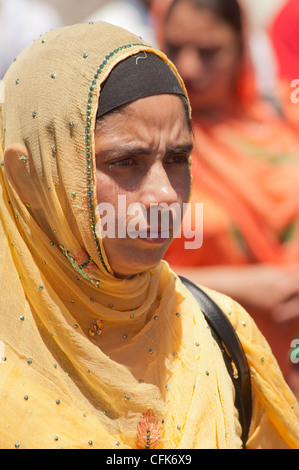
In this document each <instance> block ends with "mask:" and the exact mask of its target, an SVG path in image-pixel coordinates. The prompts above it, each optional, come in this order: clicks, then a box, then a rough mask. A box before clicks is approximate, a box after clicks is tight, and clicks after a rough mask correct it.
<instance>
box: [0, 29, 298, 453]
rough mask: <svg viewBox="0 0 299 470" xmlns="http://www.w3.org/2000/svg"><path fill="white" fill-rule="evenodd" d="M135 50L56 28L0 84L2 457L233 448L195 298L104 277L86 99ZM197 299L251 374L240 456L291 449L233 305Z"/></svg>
mask: <svg viewBox="0 0 299 470" xmlns="http://www.w3.org/2000/svg"><path fill="white" fill-rule="evenodd" d="M140 50H152V49H151V48H150V47H149V46H148V45H147V44H144V43H143V41H142V40H141V39H140V38H137V37H135V36H134V35H132V34H130V33H128V32H126V31H124V30H122V29H119V28H116V27H114V26H111V25H107V24H103V23H94V24H81V25H76V26H71V27H64V28H61V29H58V30H54V31H52V32H50V33H48V34H46V35H44V36H42V37H40V38H38V39H37V40H36V41H35V42H34V43H33V45H32V46H30V48H28V49H27V50H25V51H24V52H23V53H22V54H21V55H20V56H19V57H18V58H17V60H16V61H15V62H14V63H13V64H12V66H11V67H10V69H9V71H8V73H7V74H6V76H5V79H4V87H5V101H4V103H3V105H2V109H1V121H2V122H1V126H0V128H1V147H0V152H1V156H0V159H1V173H0V178H1V189H0V198H1V200H0V222H1V224H0V239H1V246H0V281H1V296H0V340H1V342H0V347H1V358H0V359H1V361H0V400H1V402H0V403H1V413H0V428H1V432H0V447H1V448H14V447H20V448H53V449H54V448H65V449H66V448H88V447H94V448H105V449H121V448H217V447H219V448H239V447H240V446H241V439H240V424H239V421H238V417H237V412H236V410H235V408H234V406H233V395H234V388H233V385H232V382H231V379H230V377H229V376H228V373H227V371H226V369H225V366H224V363H223V361H222V356H221V353H220V351H219V349H218V348H217V346H216V345H215V344H214V340H213V338H212V336H211V332H210V329H209V328H208V327H207V324H206V322H205V319H204V317H203V315H202V313H201V311H200V310H199V308H198V305H197V303H196V300H195V299H193V298H192V296H191V295H190V294H189V292H188V291H186V289H185V288H184V286H182V284H181V283H180V281H179V279H177V278H176V276H175V274H174V273H173V271H172V270H171V269H170V268H169V266H168V264H167V263H166V262H161V263H160V264H159V265H158V266H157V267H156V268H155V269H153V270H151V271H148V272H144V273H142V274H140V275H137V276H135V277H134V278H133V279H130V280H121V279H117V278H115V277H114V276H113V273H112V272H111V269H110V267H109V260H107V258H106V255H105V251H104V249H103V244H102V240H101V234H100V232H99V231H98V226H97V221H98V215H97V209H96V197H95V178H94V172H95V163H94V138H93V129H94V125H95V115H96V110H97V103H98V97H99V93H100V86H101V83H102V82H103V80H104V79H105V78H106V77H107V76H108V74H109V72H110V71H111V69H112V68H113V67H114V66H115V64H116V63H118V62H119V61H120V60H123V59H124V58H125V57H127V56H129V55H131V54H135V53H136V52H138V51H140ZM154 52H155V53H157V54H159V55H160V56H161V57H163V58H164V60H165V61H166V62H168V61H167V59H166V57H165V56H164V55H163V54H161V53H159V52H157V51H154ZM169 65H170V66H171V67H173V66H172V65H171V64H170V63H169ZM211 295H212V296H213V297H214V298H215V299H216V300H217V301H218V302H219V303H220V304H221V306H222V308H223V309H224V310H225V312H226V313H227V314H228V315H229V317H230V319H231V321H232V322H233V324H234V326H235V327H236V329H237V330H238V331H239V334H240V338H241V340H242V342H243V345H244V348H245V351H246V353H247V357H248V361H249V364H250V366H251V371H252V374H253V395H254V410H253V421H252V429H251V437H250V439H249V443H248V445H249V447H259V446H260V447H263V446H264V447H265V446H269V447H276V446H277V447H298V442H299V438H298V436H299V434H298V406H297V404H296V402H295V399H294V397H293V395H292V394H291V392H290V391H289V389H288V387H287V386H286V385H285V383H284V381H283V379H282V376H281V373H280V371H279V369H278V367H277V365H276V362H275V360H274V358H273V357H272V354H271V351H270V350H269V348H268V346H267V344H266V342H265V340H264V339H263V337H262V336H261V335H260V333H259V332H258V330H257V329H256V327H255V325H254V323H253V322H252V321H251V319H250V318H249V317H248V315H247V314H246V312H245V311H244V310H243V309H242V308H241V307H239V306H238V305H237V304H235V303H234V302H233V301H232V300H231V299H228V298H226V297H224V296H222V295H220V294H216V293H211ZM261 357H263V360H261Z"/></svg>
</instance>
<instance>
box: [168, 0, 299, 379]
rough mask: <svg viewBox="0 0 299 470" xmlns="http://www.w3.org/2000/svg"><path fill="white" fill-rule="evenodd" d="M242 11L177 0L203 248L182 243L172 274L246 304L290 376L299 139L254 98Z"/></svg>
mask: <svg viewBox="0 0 299 470" xmlns="http://www.w3.org/2000/svg"><path fill="white" fill-rule="evenodd" d="M246 29H247V28H246V21H245V22H244V13H243V12H242V10H241V7H240V5H239V3H238V2H237V1H236V0H174V2H173V3H172V4H171V7H170V9H169V11H168V13H167V16H166V20H165V29H164V38H163V41H164V46H165V52H166V53H167V54H168V56H169V57H170V59H171V60H172V61H173V62H174V63H175V65H176V66H177V68H178V71H179V73H180V74H181V76H182V78H183V80H184V82H185V84H186V87H187V90H188V93H189V97H190V100H191V105H192V113H193V136H194V152H193V191H192V200H191V202H202V203H203V244H202V246H201V248H199V249H197V250H192V249H184V243H185V241H186V240H185V239H184V237H181V238H177V239H176V240H175V241H174V243H173V244H172V246H171V247H170V248H169V250H168V252H167V253H166V256H165V259H166V260H167V261H168V262H169V263H170V265H171V266H172V267H174V268H175V270H176V271H177V272H178V273H179V274H182V275H185V276H186V277H189V278H191V279H192V280H193V281H195V282H197V283H199V284H205V285H207V286H209V287H210V288H214V289H217V290H220V291H221V292H224V293H226V294H228V295H231V296H232V297H233V298H235V299H237V300H238V301H240V302H241V303H242V304H243V305H245V307H246V308H247V310H248V311H249V312H250V313H251V315H252V316H253V317H254V319H255V320H256V322H257V324H258V326H259V327H260V329H261V330H262V332H263V333H264V334H265V336H266V338H267V339H268V341H269V343H270V345H271V347H272V349H273V351H274V354H275V355H276V357H277V359H278V361H279V364H280V367H281V369H282V371H283V373H284V374H285V376H286V377H289V374H290V371H291V361H290V345H291V341H292V340H294V339H295V338H296V336H297V333H298V330H299V263H298V262H299V243H298V241H299V235H298V230H299V225H298V222H299V198H298V186H299V165H298V162H299V159H298V157H299V140H298V137H297V135H296V134H295V133H293V132H292V129H291V128H290V127H289V126H288V125H287V124H286V123H285V122H284V121H283V120H282V119H281V118H280V116H278V114H277V111H276V109H274V108H273V107H272V105H271V104H270V103H269V102H264V101H262V100H261V99H260V98H259V96H257V92H256V87H255V77H254V72H253V67H252V64H251V60H250V57H249V53H248V43H247V39H246Z"/></svg>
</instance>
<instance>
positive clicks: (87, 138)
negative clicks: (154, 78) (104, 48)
mask: <svg viewBox="0 0 299 470" xmlns="http://www.w3.org/2000/svg"><path fill="white" fill-rule="evenodd" d="M133 46H142V47H145V48H146V47H147V46H146V45H145V44H127V45H125V46H121V47H118V48H117V49H114V50H113V51H112V52H110V54H107V55H106V56H105V59H104V60H103V62H102V63H101V65H99V67H98V69H97V71H96V74H95V75H94V78H93V81H92V83H91V87H90V89H89V93H88V102H87V110H86V126H85V144H86V145H85V150H86V153H85V155H86V164H87V194H88V203H89V212H90V223H91V230H92V234H93V238H94V241H95V244H96V247H97V252H98V255H99V258H100V260H101V263H102V265H103V267H104V268H105V269H106V271H107V272H109V269H108V268H107V266H106V264H105V262H104V259H103V255H102V252H101V247H100V242H99V239H98V237H97V234H96V230H95V228H96V224H95V213H94V206H93V197H92V188H91V171H92V164H91V158H90V128H91V103H92V98H93V94H94V90H95V85H96V83H97V80H98V78H99V76H100V74H101V73H102V71H103V69H104V67H105V66H106V65H107V63H108V61H109V59H111V57H113V56H114V55H115V54H117V53H118V52H120V51H122V50H124V49H129V48H130V47H133ZM85 55H86V54H85ZM86 56H87V55H86Z"/></svg>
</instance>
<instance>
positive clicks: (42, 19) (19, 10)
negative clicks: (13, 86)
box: [0, 0, 62, 79]
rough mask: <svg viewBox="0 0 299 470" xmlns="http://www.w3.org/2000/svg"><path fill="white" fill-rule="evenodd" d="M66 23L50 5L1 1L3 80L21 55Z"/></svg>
mask: <svg viewBox="0 0 299 470" xmlns="http://www.w3.org/2000/svg"><path fill="white" fill-rule="evenodd" d="M61 25H62V20H61V18H60V15H59V14H58V12H57V11H56V9H55V8H54V7H53V6H51V5H49V3H48V2H43V1H37V0H0V79H1V78H3V76H4V74H5V72H6V70H7V69H8V67H9V66H10V64H11V63H12V62H13V61H14V59H15V58H16V57H17V55H18V54H19V53H20V52H21V51H22V50H23V49H25V48H26V47H27V46H29V45H30V44H31V43H32V41H33V40H34V39H37V38H38V37H39V36H40V35H41V34H43V33H45V32H47V31H49V30H51V29H53V28H56V27H59V26H61Z"/></svg>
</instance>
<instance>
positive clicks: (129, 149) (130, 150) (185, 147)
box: [96, 142, 193, 157]
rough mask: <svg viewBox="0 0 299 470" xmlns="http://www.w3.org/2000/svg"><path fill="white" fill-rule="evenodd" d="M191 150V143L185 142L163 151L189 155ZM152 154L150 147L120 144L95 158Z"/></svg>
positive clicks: (152, 150)
mask: <svg viewBox="0 0 299 470" xmlns="http://www.w3.org/2000/svg"><path fill="white" fill-rule="evenodd" d="M192 149H193V143H192V142H187V143H183V144H178V145H169V146H167V147H166V149H165V154H173V153H185V154H190V153H191V152H192ZM153 152H154V149H153V147H151V146H136V145H134V144H120V145H117V146H115V147H112V148H109V149H103V150H102V151H101V150H100V151H99V152H97V153H96V157H101V156H105V157H109V156H116V155H127V156H135V155H150V154H152V153H153Z"/></svg>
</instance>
